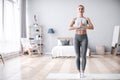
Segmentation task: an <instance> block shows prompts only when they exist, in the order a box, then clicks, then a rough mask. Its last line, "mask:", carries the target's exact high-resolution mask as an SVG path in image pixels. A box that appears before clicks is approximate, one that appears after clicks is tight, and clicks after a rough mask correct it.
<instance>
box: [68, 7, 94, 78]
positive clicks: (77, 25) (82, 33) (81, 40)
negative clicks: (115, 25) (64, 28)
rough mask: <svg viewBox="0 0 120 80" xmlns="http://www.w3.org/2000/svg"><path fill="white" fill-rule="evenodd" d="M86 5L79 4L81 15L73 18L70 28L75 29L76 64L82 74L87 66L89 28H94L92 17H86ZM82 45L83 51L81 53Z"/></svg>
mask: <svg viewBox="0 0 120 80" xmlns="http://www.w3.org/2000/svg"><path fill="white" fill-rule="evenodd" d="M84 9H85V8H84V6H83V5H79V6H78V12H79V15H78V17H76V18H73V20H72V22H71V23H70V26H69V30H75V33H76V34H75V51H76V65H77V69H78V71H79V73H80V76H83V75H84V71H85V67H86V51H87V45H88V38H87V29H91V30H92V29H94V27H93V24H92V23H91V21H90V19H89V18H87V17H84V15H83V13H84ZM80 47H81V49H82V52H81V53H80ZM80 54H81V57H82V70H81V69H80Z"/></svg>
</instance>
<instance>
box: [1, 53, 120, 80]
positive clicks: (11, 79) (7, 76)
mask: <svg viewBox="0 0 120 80" xmlns="http://www.w3.org/2000/svg"><path fill="white" fill-rule="evenodd" d="M50 73H77V70H76V64H75V58H74V57H72V58H55V59H52V58H51V56H42V57H33V58H31V57H29V56H20V57H17V58H14V59H10V60H6V61H5V64H4V65H3V64H2V62H1V61H0V80H48V79H46V77H47V76H48V75H49V74H50ZM85 73H92V74H94V73H117V74H120V56H114V55H92V56H91V57H87V65H86V71H85Z"/></svg>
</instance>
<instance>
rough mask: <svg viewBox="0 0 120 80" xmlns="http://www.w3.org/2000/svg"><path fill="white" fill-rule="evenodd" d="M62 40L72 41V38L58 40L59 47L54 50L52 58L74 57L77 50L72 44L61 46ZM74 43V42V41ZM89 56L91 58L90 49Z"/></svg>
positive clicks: (88, 50)
mask: <svg viewBox="0 0 120 80" xmlns="http://www.w3.org/2000/svg"><path fill="white" fill-rule="evenodd" d="M60 40H71V41H72V38H68V37H67V38H58V45H57V46H55V47H53V48H52V58H55V57H74V56H75V55H76V54H75V50H74V46H73V44H72V43H70V45H61V43H60ZM72 42H73V41H72ZM87 56H90V49H89V48H88V49H87Z"/></svg>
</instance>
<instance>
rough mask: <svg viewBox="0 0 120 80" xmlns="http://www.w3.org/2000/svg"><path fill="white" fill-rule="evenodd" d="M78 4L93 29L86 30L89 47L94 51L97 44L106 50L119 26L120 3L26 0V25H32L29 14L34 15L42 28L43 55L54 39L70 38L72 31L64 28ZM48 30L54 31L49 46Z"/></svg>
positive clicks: (80, 0) (109, 0)
mask: <svg viewBox="0 0 120 80" xmlns="http://www.w3.org/2000/svg"><path fill="white" fill-rule="evenodd" d="M79 4H83V5H84V6H85V16H87V17H89V18H90V19H91V21H92V23H93V24H94V27H95V29H94V30H93V31H92V30H88V38H89V47H90V48H91V50H92V51H95V45H99V44H100V45H105V49H106V51H110V49H111V43H112V34H113V28H114V26H115V25H120V17H119V14H120V10H119V8H120V0H27V26H29V25H32V24H33V22H34V21H33V15H34V14H36V15H37V17H38V23H39V24H41V25H42V26H43V31H44V52H49V51H50V50H51V48H52V47H53V46H56V45H57V40H56V38H57V37H66V36H67V37H68V36H70V37H74V31H69V30H68V25H69V23H70V21H71V19H72V18H73V17H76V16H77V6H78V5H79ZM50 27H52V28H53V29H54V30H55V34H53V35H52V39H51V43H50V36H49V35H48V34H47V30H48V28H50ZM50 45H51V46H50Z"/></svg>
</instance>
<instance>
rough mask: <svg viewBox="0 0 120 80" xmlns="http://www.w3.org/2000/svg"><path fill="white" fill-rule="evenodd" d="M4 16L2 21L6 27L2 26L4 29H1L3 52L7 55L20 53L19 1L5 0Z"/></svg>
mask: <svg viewBox="0 0 120 80" xmlns="http://www.w3.org/2000/svg"><path fill="white" fill-rule="evenodd" d="M1 1H2V0H1ZM2 4H3V3H2ZM0 8H1V7H0ZM1 11H2V10H1ZM2 14H4V17H3V18H2V19H1V20H3V22H4V25H2V24H1V25H2V26H3V27H1V28H0V32H1V33H0V34H2V35H0V37H1V40H2V41H1V44H2V51H3V52H5V53H9V52H14V51H19V50H20V26H19V9H18V3H17V0H4V12H3V11H2V12H1V15H2ZM1 22H2V21H1Z"/></svg>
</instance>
